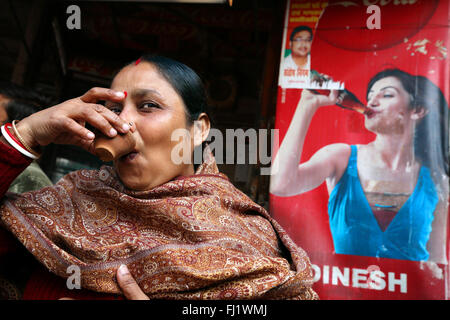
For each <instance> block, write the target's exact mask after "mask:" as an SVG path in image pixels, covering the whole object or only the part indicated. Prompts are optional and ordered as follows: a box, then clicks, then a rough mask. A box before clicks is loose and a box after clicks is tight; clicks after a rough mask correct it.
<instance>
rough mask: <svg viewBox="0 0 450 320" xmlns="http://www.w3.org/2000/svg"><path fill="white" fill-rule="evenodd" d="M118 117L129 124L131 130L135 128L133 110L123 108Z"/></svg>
mask: <svg viewBox="0 0 450 320" xmlns="http://www.w3.org/2000/svg"><path fill="white" fill-rule="evenodd" d="M119 117H120V118H121V119H122V120H123V121H125V123H127V124H128V125H129V126H130V129H131V132H134V131H135V130H136V122H135V117H134V114H133V112H131V111H129V108H126V107H125V108H123V109H122V111H121V112H120V114H119Z"/></svg>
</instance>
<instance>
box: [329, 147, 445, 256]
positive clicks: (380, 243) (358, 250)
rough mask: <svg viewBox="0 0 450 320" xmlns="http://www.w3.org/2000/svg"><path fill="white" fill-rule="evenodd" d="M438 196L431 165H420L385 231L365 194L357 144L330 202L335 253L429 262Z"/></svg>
mask: <svg viewBox="0 0 450 320" xmlns="http://www.w3.org/2000/svg"><path fill="white" fill-rule="evenodd" d="M437 203H438V195H437V192H436V188H435V185H434V183H433V180H432V179H431V175H430V171H429V169H428V168H426V167H424V166H422V167H421V168H420V172H419V177H418V179H417V184H416V186H415V189H414V191H413V193H412V194H411V195H410V197H409V198H408V200H407V201H406V202H405V204H404V205H403V206H402V207H401V208H400V210H399V211H398V212H397V214H396V215H395V217H394V219H393V220H392V221H391V222H390V224H389V225H388V227H387V228H386V230H385V231H384V232H383V231H382V230H381V229H380V227H379V225H378V222H377V220H376V218H375V216H374V215H373V212H372V208H371V207H370V205H369V202H368V201H367V198H366V196H365V194H364V191H363V188H362V186H361V182H360V180H359V177H358V169H357V147H356V146H351V155H350V159H349V160H348V165H347V169H346V171H345V173H344V174H343V175H342V177H341V179H340V180H339V182H338V183H337V185H336V186H335V187H334V189H333V191H332V192H331V194H330V198H329V201H328V215H329V219H330V229H331V234H332V236H333V242H334V249H335V252H336V253H340V254H351V255H358V256H369V257H382V258H392V259H401V260H414V261H426V260H428V256H429V253H428V251H427V242H428V239H429V237H430V232H431V222H432V221H433V218H434V210H435V208H436V205H437Z"/></svg>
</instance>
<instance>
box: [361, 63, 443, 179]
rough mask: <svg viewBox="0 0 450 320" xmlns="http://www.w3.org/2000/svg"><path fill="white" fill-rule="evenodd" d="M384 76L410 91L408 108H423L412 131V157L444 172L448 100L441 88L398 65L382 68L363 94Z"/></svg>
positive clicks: (432, 168)
mask: <svg viewBox="0 0 450 320" xmlns="http://www.w3.org/2000/svg"><path fill="white" fill-rule="evenodd" d="M386 77H395V78H396V79H398V80H399V81H400V82H401V83H402V85H403V88H404V89H405V90H406V92H408V93H409V95H410V104H409V107H410V108H412V109H420V108H423V109H425V111H426V112H427V114H426V115H425V117H424V118H422V119H421V120H420V121H419V122H418V124H417V126H416V129H415V133H414V152H415V155H416V158H417V159H418V160H419V161H420V162H421V163H422V164H423V165H425V166H427V167H428V168H430V170H431V171H432V172H433V173H434V175H436V174H444V173H445V174H446V175H447V176H448V175H449V163H448V156H449V150H448V149H449V144H448V143H449V141H448V135H449V132H448V123H449V118H448V104H447V102H446V101H445V97H444V95H443V93H442V91H441V89H439V87H438V86H436V85H435V84H434V83H433V82H431V81H430V80H428V79H427V78H425V77H423V76H414V75H411V74H409V73H407V72H405V71H402V70H399V69H386V70H383V71H381V72H379V73H377V74H376V75H375V76H374V77H373V78H372V79H371V80H370V82H369V84H368V86H367V93H366V97H367V96H368V95H369V91H370V89H371V88H372V86H373V85H374V83H375V82H377V81H378V80H381V79H383V78H386Z"/></svg>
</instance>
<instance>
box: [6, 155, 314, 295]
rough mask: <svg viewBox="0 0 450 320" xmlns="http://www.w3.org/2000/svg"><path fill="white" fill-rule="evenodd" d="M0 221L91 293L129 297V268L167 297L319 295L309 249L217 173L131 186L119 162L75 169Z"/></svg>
mask: <svg viewBox="0 0 450 320" xmlns="http://www.w3.org/2000/svg"><path fill="white" fill-rule="evenodd" d="M0 220H1V222H2V223H3V225H4V226H5V227H6V228H7V229H9V230H10V231H11V232H12V233H13V234H14V235H15V236H16V237H17V238H18V239H19V240H20V241H21V242H22V243H23V244H24V245H25V247H26V248H27V250H29V251H30V252H31V253H32V254H33V255H34V256H35V257H36V258H37V259H38V260H39V261H40V262H41V263H42V264H44V265H45V266H46V268H48V269H49V270H50V271H52V272H53V273H55V274H57V275H59V276H61V277H65V278H67V277H68V276H70V275H71V274H72V272H73V271H72V272H70V273H68V267H69V266H71V265H77V266H79V268H80V270H81V286H82V287H83V288H86V289H90V290H94V291H98V292H105V293H121V291H120V289H119V287H118V285H117V282H116V280H115V274H116V271H117V269H118V267H119V266H120V265H121V264H126V265H127V266H128V268H129V270H130V272H131V274H132V275H133V277H134V278H135V279H136V281H137V282H138V284H139V286H140V287H141V289H142V290H143V291H144V292H145V293H146V294H147V295H148V296H149V297H150V298H159V299H251V298H257V299H263V298H264V299H315V298H318V297H317V294H316V293H315V292H314V291H313V290H312V289H311V286H312V283H313V281H312V270H311V265H310V262H309V259H308V257H307V255H306V253H305V252H304V251H303V250H302V249H301V248H299V247H297V246H296V245H295V243H294V242H293V241H292V240H291V239H290V238H289V237H288V235H287V234H286V233H285V232H284V231H283V229H282V228H281V227H280V226H279V225H278V224H277V223H276V221H274V220H273V219H272V218H271V217H270V216H269V214H268V213H267V212H266V211H265V210H264V209H263V208H262V207H260V206H258V205H257V204H255V203H254V202H253V201H251V200H250V199H249V198H248V197H247V196H246V195H245V194H243V193H242V192H241V191H239V190H237V189H236V188H235V187H234V186H233V185H232V184H231V183H230V181H229V180H228V178H227V177H226V176H225V175H223V174H220V173H219V172H218V169H217V166H216V164H215V162H214V158H213V157H212V156H211V155H210V156H209V157H207V159H206V160H205V162H204V163H203V164H202V165H201V166H200V167H199V168H198V170H197V171H196V174H195V175H192V176H188V177H182V178H178V179H175V180H173V181H170V182H167V183H165V184H163V185H160V186H158V187H155V188H153V189H152V190H150V191H141V192H137V191H132V190H129V189H127V188H126V187H125V186H124V185H123V184H122V183H121V182H120V180H119V179H118V177H117V176H116V173H115V171H114V169H113V168H111V167H108V166H103V167H102V168H101V169H100V170H80V171H76V172H72V173H70V174H68V175H66V176H65V177H64V178H63V179H61V180H60V181H59V182H58V183H57V184H56V185H54V186H50V187H46V188H43V189H41V190H39V191H34V192H28V193H24V194H21V195H12V194H8V196H7V197H5V198H4V201H3V203H2V205H1V206H0Z"/></svg>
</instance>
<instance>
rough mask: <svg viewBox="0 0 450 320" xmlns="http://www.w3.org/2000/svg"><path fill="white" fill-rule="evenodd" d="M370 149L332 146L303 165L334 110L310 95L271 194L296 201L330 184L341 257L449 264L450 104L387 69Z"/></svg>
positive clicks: (331, 99)
mask: <svg viewBox="0 0 450 320" xmlns="http://www.w3.org/2000/svg"><path fill="white" fill-rule="evenodd" d="M366 97H367V101H368V103H367V110H366V111H365V114H364V117H365V118H364V123H365V127H366V129H367V130H369V131H371V132H373V133H375V134H376V138H375V139H374V140H373V141H372V142H370V143H368V144H366V145H362V144H361V145H348V144H345V143H336V144H330V145H327V146H325V147H323V148H322V149H320V150H319V151H317V152H316V153H315V154H314V155H313V156H312V157H311V158H310V159H309V160H308V161H306V162H304V163H301V164H299V162H300V158H301V154H302V150H303V145H304V141H305V136H306V133H307V130H308V127H309V125H310V122H311V120H312V117H313V116H314V114H315V112H316V111H317V110H318V109H319V108H320V107H322V106H328V105H334V104H335V103H336V101H337V99H338V91H331V93H330V94H329V95H328V96H325V95H315V94H313V93H311V92H310V91H309V90H303V92H302V96H301V99H300V101H299V104H298V106H297V109H296V111H295V113H294V116H293V119H292V121H291V124H290V126H289V128H288V131H287V133H286V136H285V138H284V140H283V142H282V144H281V146H280V149H279V151H278V153H277V155H276V157H275V159H274V167H277V168H279V170H278V172H276V174H274V175H272V178H271V193H273V194H275V195H278V196H284V197H288V196H293V195H297V194H301V193H304V192H307V191H309V190H312V189H314V188H316V187H318V186H319V185H321V184H322V182H324V181H326V184H327V189H328V193H329V202H328V214H329V221H330V229H331V233H332V237H333V242H334V249H335V252H336V253H338V254H350V255H360V256H371V257H383V258H392V259H402V260H414V261H426V260H430V261H434V262H441V263H444V262H445V239H446V234H445V233H446V226H447V221H446V217H447V201H448V131H447V130H448V105H447V102H446V101H445V98H444V96H443V94H442V92H441V90H440V89H439V88H438V87H437V86H435V85H434V84H433V83H432V82H431V81H429V80H428V79H427V78H425V77H422V76H413V75H410V74H408V73H406V72H404V71H401V70H398V69H388V70H384V71H382V72H380V73H378V74H377V75H375V76H374V77H373V78H372V79H371V81H370V82H369V84H368V89H367V96H366Z"/></svg>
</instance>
